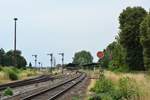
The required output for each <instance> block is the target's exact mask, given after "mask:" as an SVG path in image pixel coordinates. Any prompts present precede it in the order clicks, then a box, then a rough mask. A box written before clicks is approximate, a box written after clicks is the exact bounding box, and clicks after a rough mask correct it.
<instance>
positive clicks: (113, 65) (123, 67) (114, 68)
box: [109, 61, 129, 72]
mask: <svg viewBox="0 0 150 100" xmlns="http://www.w3.org/2000/svg"><path fill="white" fill-rule="evenodd" d="M109 70H111V71H114V72H128V71H129V68H128V67H127V65H120V64H118V62H117V61H111V62H110V63H109Z"/></svg>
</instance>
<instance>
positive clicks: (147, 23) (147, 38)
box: [140, 13, 150, 69]
mask: <svg viewBox="0 0 150 100" xmlns="http://www.w3.org/2000/svg"><path fill="white" fill-rule="evenodd" d="M140 31H141V38H140V40H141V44H142V46H143V55H144V66H145V68H146V69H150V13H149V14H148V15H147V16H146V17H145V19H144V20H143V22H142V23H141V26H140Z"/></svg>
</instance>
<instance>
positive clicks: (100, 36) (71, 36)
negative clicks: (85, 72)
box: [0, 0, 150, 66]
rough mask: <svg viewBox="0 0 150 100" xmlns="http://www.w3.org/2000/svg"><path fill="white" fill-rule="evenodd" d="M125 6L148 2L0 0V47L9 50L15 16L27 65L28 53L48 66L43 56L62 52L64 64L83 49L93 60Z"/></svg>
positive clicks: (19, 45) (30, 59) (19, 46)
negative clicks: (36, 56)
mask: <svg viewBox="0 0 150 100" xmlns="http://www.w3.org/2000/svg"><path fill="white" fill-rule="evenodd" d="M127 6H131V7H133V6H142V7H143V8H145V9H146V10H147V11H148V9H149V8H150V1H149V0H0V12H1V15H0V37H1V38H0V48H4V49H5V50H10V49H13V34H14V21H13V18H14V17H17V18H18V21H17V49H19V50H21V51H22V53H23V55H24V56H25V58H26V59H27V61H28V62H32V63H33V60H34V59H33V57H32V54H38V61H41V62H42V63H43V64H44V65H45V66H48V64H49V58H48V56H47V55H46V54H47V53H51V52H52V53H54V56H55V57H56V60H57V63H60V61H61V59H60V58H61V57H60V56H59V55H58V54H57V53H59V52H64V53H65V63H68V62H71V61H72V57H73V55H74V53H75V52H77V51H80V50H87V51H90V52H91V53H92V55H93V56H94V61H97V57H96V52H97V51H99V50H103V49H104V48H105V47H106V46H107V45H108V44H109V43H111V42H112V41H113V40H114V39H115V36H116V35H117V33H118V31H119V30H118V27H119V23H118V16H119V14H120V13H121V12H122V10H123V9H125V8H126V7H127Z"/></svg>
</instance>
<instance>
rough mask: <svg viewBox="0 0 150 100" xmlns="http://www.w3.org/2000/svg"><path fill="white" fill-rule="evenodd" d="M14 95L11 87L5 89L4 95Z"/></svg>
mask: <svg viewBox="0 0 150 100" xmlns="http://www.w3.org/2000/svg"><path fill="white" fill-rule="evenodd" d="M12 95H13V91H12V89H11V88H9V87H8V88H7V89H5V90H4V96H12Z"/></svg>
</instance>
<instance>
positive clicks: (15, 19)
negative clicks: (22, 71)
mask: <svg viewBox="0 0 150 100" xmlns="http://www.w3.org/2000/svg"><path fill="white" fill-rule="evenodd" d="M17 20H18V18H14V21H15V27H14V66H16V65H17V63H16V62H17V61H16V60H17V59H16V26H17Z"/></svg>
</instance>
